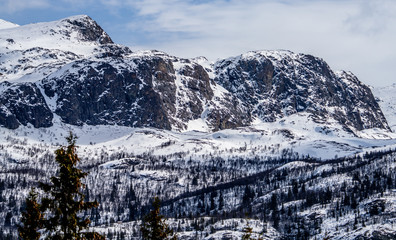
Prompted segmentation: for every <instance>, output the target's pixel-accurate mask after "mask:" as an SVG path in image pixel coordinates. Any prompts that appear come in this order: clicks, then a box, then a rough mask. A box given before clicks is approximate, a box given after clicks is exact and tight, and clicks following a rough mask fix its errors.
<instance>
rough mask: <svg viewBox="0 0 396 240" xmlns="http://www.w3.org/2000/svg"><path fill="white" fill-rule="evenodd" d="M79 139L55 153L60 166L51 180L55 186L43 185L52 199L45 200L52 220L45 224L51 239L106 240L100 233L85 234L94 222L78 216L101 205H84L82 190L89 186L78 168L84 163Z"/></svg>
mask: <svg viewBox="0 0 396 240" xmlns="http://www.w3.org/2000/svg"><path fill="white" fill-rule="evenodd" d="M76 139H77V137H76V136H74V135H73V134H72V133H70V135H69V136H68V137H66V140H67V142H68V146H67V147H60V148H59V149H57V150H56V151H55V155H56V158H55V160H56V162H57V163H58V165H59V171H58V174H57V176H54V177H51V184H44V183H41V184H40V187H41V188H42V189H43V190H44V191H45V192H46V193H48V194H49V195H50V197H44V198H43V200H42V206H43V210H44V211H47V212H48V214H47V216H48V218H46V219H45V220H44V221H43V223H44V228H45V229H46V230H47V232H48V237H49V238H50V239H68V240H74V239H76V240H77V239H78V240H80V239H104V237H103V236H101V235H99V234H98V233H95V232H86V231H84V230H85V229H87V228H88V225H89V223H90V220H89V219H83V218H81V217H79V216H78V213H80V212H81V211H84V210H87V209H90V208H93V207H97V206H98V205H99V204H98V203H97V202H96V201H95V202H85V201H84V194H83V193H82V190H83V188H84V187H85V185H84V184H83V183H82V182H81V179H82V178H84V177H85V176H86V175H87V173H85V172H83V171H82V170H81V169H79V168H77V167H76V164H77V163H78V162H79V161H80V159H79V158H78V156H77V154H76V146H75V143H76Z"/></svg>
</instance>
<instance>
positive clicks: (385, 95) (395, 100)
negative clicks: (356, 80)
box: [373, 84, 396, 132]
mask: <svg viewBox="0 0 396 240" xmlns="http://www.w3.org/2000/svg"><path fill="white" fill-rule="evenodd" d="M373 93H374V95H375V96H376V97H377V99H378V103H379V105H380V106H381V109H382V111H383V112H384V115H385V117H386V120H387V121H388V123H389V126H390V128H391V129H392V130H393V132H396V84H393V85H391V86H388V87H383V88H374V89H373Z"/></svg>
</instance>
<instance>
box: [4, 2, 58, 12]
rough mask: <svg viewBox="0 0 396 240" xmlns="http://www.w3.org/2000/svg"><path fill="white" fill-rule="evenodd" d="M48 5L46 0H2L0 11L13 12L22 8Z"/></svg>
mask: <svg viewBox="0 0 396 240" xmlns="http://www.w3.org/2000/svg"><path fill="white" fill-rule="evenodd" d="M49 5H50V3H49V1H48V0H2V3H1V8H0V9H1V10H0V12H7V13H13V12H18V11H21V10H24V9H31V8H44V7H48V6H49Z"/></svg>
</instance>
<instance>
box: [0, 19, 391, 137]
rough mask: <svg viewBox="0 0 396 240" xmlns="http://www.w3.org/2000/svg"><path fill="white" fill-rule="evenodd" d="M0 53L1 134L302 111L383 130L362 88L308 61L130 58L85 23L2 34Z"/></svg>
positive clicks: (269, 56)
mask: <svg viewBox="0 0 396 240" xmlns="http://www.w3.org/2000/svg"><path fill="white" fill-rule="evenodd" d="M27 36H31V37H32V39H34V41H31V40H30V37H27ZM0 50H1V52H0V79H1V81H2V82H1V83H0V89H1V91H2V96H1V99H0V103H1V108H0V109H1V111H0V125H2V126H5V127H7V128H11V129H15V128H17V127H19V126H21V125H26V124H28V123H30V124H32V125H33V126H34V127H48V126H51V125H52V122H53V121H52V120H53V117H54V114H55V115H58V116H59V117H60V118H61V119H62V121H63V122H64V123H68V124H72V125H82V124H88V125H98V124H101V125H114V124H117V125H121V126H131V127H155V128H160V129H168V130H177V131H183V130H188V129H193V128H194V127H193V126H194V124H196V123H197V122H199V125H200V127H201V128H200V129H199V130H203V131H217V130H221V129H228V128H236V127H242V126H249V125H251V124H252V123H253V122H254V121H257V120H259V121H263V122H274V121H277V120H280V119H282V118H284V117H287V116H291V115H293V114H298V113H301V112H305V113H309V118H311V119H313V120H314V121H315V122H317V123H323V124H330V123H332V122H335V123H336V124H339V125H341V126H342V127H343V128H344V129H345V130H347V131H349V132H352V133H354V132H356V131H360V130H363V129H368V128H382V129H388V130H389V127H388V125H387V122H386V120H385V117H384V116H383V114H382V112H381V109H380V108H379V106H378V104H377V102H376V101H375V99H374V97H373V95H372V93H371V91H370V89H369V88H368V87H367V86H365V85H364V84H362V83H360V82H359V80H358V79H357V78H356V77H355V76H354V75H353V74H352V73H347V72H337V73H334V72H333V71H332V70H331V69H330V67H329V66H328V65H327V64H326V63H325V62H324V61H323V60H322V59H319V58H316V57H313V56H310V55H305V54H295V53H292V52H289V51H256V52H249V53H246V54H242V55H240V56H237V57H233V58H229V59H224V60H220V61H218V62H216V63H214V64H211V63H209V62H208V61H207V60H206V59H204V58H197V59H182V58H177V57H173V56H169V55H167V54H165V53H162V52H157V51H146V52H136V53H134V52H132V51H131V50H130V49H129V48H127V47H124V46H120V45H116V44H114V43H113V42H112V40H111V38H110V37H109V36H108V35H107V34H106V33H105V32H104V31H103V29H102V28H101V27H100V26H99V25H98V24H97V23H96V22H95V21H93V20H92V19H91V18H89V17H88V16H76V17H71V18H67V19H63V20H60V21H56V22H50V23H39V24H31V25H26V26H20V27H14V28H10V29H3V30H0ZM22 113H23V114H22Z"/></svg>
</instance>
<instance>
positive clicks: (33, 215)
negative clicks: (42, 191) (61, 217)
mask: <svg viewBox="0 0 396 240" xmlns="http://www.w3.org/2000/svg"><path fill="white" fill-rule="evenodd" d="M42 221H43V213H42V212H41V211H40V204H38V203H37V192H36V191H35V189H34V188H32V189H31V190H30V192H29V196H28V197H27V198H26V209H25V211H24V212H22V218H21V222H22V223H23V226H19V227H18V232H19V237H20V238H21V239H24V240H38V239H39V238H40V236H41V234H40V232H38V230H39V229H40V228H41V227H42Z"/></svg>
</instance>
